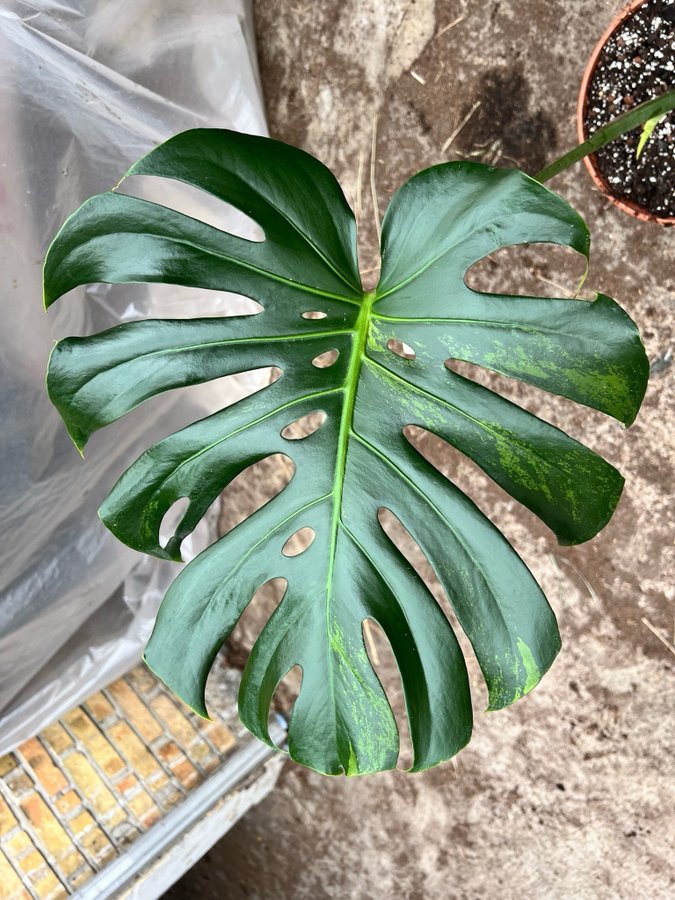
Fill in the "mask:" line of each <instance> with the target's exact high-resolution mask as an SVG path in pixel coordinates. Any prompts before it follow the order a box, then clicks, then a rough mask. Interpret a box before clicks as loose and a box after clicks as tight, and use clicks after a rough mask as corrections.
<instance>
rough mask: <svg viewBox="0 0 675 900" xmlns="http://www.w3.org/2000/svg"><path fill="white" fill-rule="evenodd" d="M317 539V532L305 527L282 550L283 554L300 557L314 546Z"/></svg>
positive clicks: (307, 526) (290, 538)
mask: <svg viewBox="0 0 675 900" xmlns="http://www.w3.org/2000/svg"><path fill="white" fill-rule="evenodd" d="M315 537H316V531H314V529H313V528H310V527H309V525H305V526H304V528H298V530H297V531H296V532H295V533H294V534H292V535H291V536H290V537H289V539H288V540H287V541H286V543H285V544H284V546H283V547H282V548H281V552H282V553H283V554H284V556H300V554H301V553H304V552H305V550H308V549H309V548H310V547H311V546H312V544H313V543H314V538H315Z"/></svg>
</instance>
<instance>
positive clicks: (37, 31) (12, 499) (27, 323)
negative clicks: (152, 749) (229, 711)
mask: <svg viewBox="0 0 675 900" xmlns="http://www.w3.org/2000/svg"><path fill="white" fill-rule="evenodd" d="M0 74H1V76H2V77H1V78H0V122H1V123H2V127H1V128H0V148H1V150H0V166H1V168H0V230H1V231H2V241H1V242H0V258H1V262H2V268H1V271H2V291H3V297H2V319H1V320H0V413H1V422H2V425H1V429H0V531H1V539H0V753H3V752H6V751H7V750H9V749H11V747H13V746H15V745H16V744H17V743H19V742H20V741H22V740H24V739H25V738H27V737H29V736H30V735H31V734H34V733H35V732H37V731H38V730H39V729H40V728H41V727H42V726H44V725H46V724H47V723H48V722H49V721H51V720H52V719H54V718H55V717H57V716H58V715H59V714H60V713H62V712H63V711H65V710H66V709H68V708H70V707H71V706H73V705H75V704H76V703H78V702H80V701H81V700H82V699H83V698H84V697H85V696H86V695H88V694H89V693H91V692H93V691H94V690H96V689H97V688H98V687H100V686H102V685H103V684H105V683H107V682H109V681H110V680H112V679H113V678H115V677H116V676H118V675H119V674H121V673H122V672H124V671H126V670H127V669H128V668H129V667H130V666H131V665H133V664H134V663H135V662H136V661H137V660H138V659H139V658H140V655H141V651H142V648H143V645H144V643H145V641H146V640H147V637H148V636H149V632H150V628H151V625H152V621H153V619H154V615H155V613H156V610H157V607H158V604H159V601H160V600H161V597H162V595H163V593H164V591H165V589H166V587H167V586H168V584H169V583H170V581H171V580H172V578H173V577H174V576H175V574H176V572H177V568H178V567H177V566H176V565H174V564H171V563H165V562H160V561H158V560H151V559H142V557H140V556H139V554H137V553H134V552H133V551H131V550H129V549H128V548H125V547H123V546H122V545H121V544H119V543H118V542H117V540H116V539H115V538H113V536H112V535H111V534H109V533H108V532H107V531H106V529H105V528H104V527H103V525H102V524H101V523H100V521H99V520H98V517H97V515H96V510H97V508H98V506H99V505H100V503H101V501H102V500H103V498H104V497H105V495H106V493H107V491H108V490H109V489H110V487H112V484H113V483H114V481H115V480H116V478H117V477H119V475H120V474H121V473H122V471H123V470H124V468H126V466H127V465H128V464H129V463H130V462H132V461H133V459H135V457H136V456H137V455H138V454H139V453H140V452H141V451H142V450H143V449H145V448H146V447H147V446H149V444H150V443H151V442H153V441H155V440H157V439H159V438H161V437H162V436H164V435H166V434H168V433H170V432H171V431H173V430H175V428H177V427H181V426H182V425H184V424H187V423H188V422H189V421H191V420H193V419H195V418H200V417H202V416H203V415H205V414H207V413H209V412H212V411H213V410H214V409H215V408H217V407H218V406H222V405H224V404H226V403H229V402H232V401H233V400H235V399H237V398H238V397H240V396H242V395H243V394H244V393H248V392H249V391H250V390H252V389H254V388H255V387H257V386H260V384H261V377H262V376H261V375H260V374H258V375H255V374H254V373H250V374H248V375H243V376H237V377H235V378H229V379H223V380H221V381H220V382H215V383H213V384H211V385H203V386H199V387H195V388H189V389H187V390H186V391H183V392H172V393H171V394H167V395H165V397H164V398H161V399H160V398H158V399H156V400H153V401H151V402H150V403H148V404H145V405H144V406H143V407H142V408H141V409H140V410H136V411H135V412H134V413H133V414H132V415H130V416H129V417H127V418H126V419H125V420H124V421H123V422H120V423H117V424H115V425H112V426H110V427H109V428H108V429H104V430H103V431H102V432H100V433H99V434H97V435H95V436H94V438H93V439H92V440H91V442H90V444H89V446H88V448H87V459H86V461H82V460H81V459H80V457H79V455H78V453H77V451H76V450H75V448H74V447H73V445H72V444H71V442H70V439H69V438H68V435H67V434H66V431H65V428H64V426H63V424H62V423H61V421H60V419H59V417H58V415H57V413H56V412H55V410H54V409H53V408H52V407H51V405H50V403H49V400H48V398H47V396H46V393H45V387H44V373H45V368H46V364H47V358H48V355H49V351H50V348H51V346H52V344H53V341H54V340H55V339H57V338H60V337H64V336H66V335H71V334H86V333H91V332H94V331H99V330H102V329H104V328H108V327H111V326H113V325H115V324H118V323H119V322H121V321H126V320H129V319H133V318H139V317H142V316H146V315H151V316H159V317H161V316H172V317H179V318H183V317H190V316H195V315H199V316H203V315H213V314H221V315H222V314H231V313H232V312H244V311H248V310H249V309H252V308H253V307H251V305H250V301H246V300H243V299H242V298H233V297H231V296H230V295H226V294H217V293H215V292H213V293H211V292H205V291H195V290H190V289H186V288H169V287H167V286H160V285H158V286H152V287H148V286H144V285H128V286H109V285H95V286H92V287H89V288H87V289H86V290H85V289H82V290H79V291H76V292H73V293H72V294H71V295H69V296H68V297H66V298H64V299H63V300H62V301H60V302H59V303H58V304H57V305H56V306H55V307H52V309H51V310H50V312H49V314H46V313H45V312H44V311H43V310H42V304H41V265H42V260H43V258H44V254H45V251H46V249H47V247H48V245H49V242H50V240H51V238H52V237H53V236H54V234H55V232H56V230H57V229H58V227H59V226H60V225H61V223H62V222H63V220H64V219H65V217H66V216H67V215H68V214H69V213H71V212H72V211H73V210H74V209H76V207H77V206H79V204H80V203H81V202H82V201H83V200H85V199H86V198H87V197H88V196H90V195H91V194H93V193H97V192H100V191H103V190H107V189H109V188H110V187H112V186H113V185H114V184H115V183H116V182H117V181H118V179H119V178H120V176H121V175H122V174H123V172H124V171H125V170H126V169H127V168H128V166H129V165H130V163H131V162H133V161H134V160H135V159H137V158H138V157H140V156H141V155H142V154H144V153H145V152H147V151H148V150H149V149H150V148H151V147H152V146H154V145H155V144H157V143H159V142H161V141H162V140H164V139H165V138H167V137H169V136H170V135H172V134H175V133H177V132H179V131H183V130H185V129H187V128H193V127H225V128H234V129H236V130H239V131H246V132H251V133H258V134H261V133H264V131H265V121H264V114H263V107H262V99H261V94H260V89H259V84H258V80H257V71H256V64H255V51H254V39H253V30H252V23H251V11H250V4H249V0H199V2H198V3H185V2H184V0H63V2H57V0H54V2H49V0H41V2H40V0H38V2H27V0H26V2H22V0H14V2H12V0H0ZM134 181H141V180H140V179H131V180H130V181H129V182H128V183H125V187H124V189H125V190H127V189H128V190H129V191H130V192H135V193H138V192H139V191H138V188H139V185H136V184H134ZM146 181H148V182H149V181H152V179H149V180H146ZM127 184H128V188H127V187H126V185H127ZM146 187H147V185H146ZM140 188H141V189H144V185H142V184H141V185H140ZM151 190H152V197H153V199H156V200H159V201H160V202H165V203H167V205H171V204H175V205H178V206H179V207H180V208H181V209H182V210H184V211H186V212H188V213H190V214H191V215H195V216H196V217H200V216H202V217H204V218H207V219H208V220H209V221H211V222H213V223H214V224H216V222H217V224H219V225H220V226H221V227H223V228H225V229H230V230H235V231H236V232H237V233H239V234H242V235H243V236H247V237H256V236H257V235H256V234H255V229H254V227H253V226H252V224H251V223H250V222H249V221H248V220H247V219H246V218H245V217H244V216H241V215H240V214H238V213H237V212H236V211H234V210H231V209H229V208H226V207H223V205H222V204H220V205H218V204H215V203H213V202H212V199H211V198H207V197H206V196H205V195H201V194H200V193H199V192H196V191H190V190H187V189H185V188H181V187H180V186H178V185H177V184H174V183H172V182H168V181H167V182H165V181H163V180H155V183H154V184H153V185H152V188H151ZM214 217H216V221H215V222H214ZM247 304H248V305H247ZM208 532H209V526H208V523H206V524H203V527H202V530H201V534H197V536H196V538H195V539H194V540H193V543H192V546H191V547H188V549H187V554H189V553H194V552H196V550H198V549H199V545H200V544H201V545H203V544H204V543H205V542H206V541H207V540H208V539H209V537H210V535H209V533H208ZM187 554H186V555H187ZM139 560H140V562H139Z"/></svg>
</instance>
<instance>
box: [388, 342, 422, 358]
mask: <svg viewBox="0 0 675 900" xmlns="http://www.w3.org/2000/svg"><path fill="white" fill-rule="evenodd" d="M387 348H388V349H389V350H391V352H392V353H395V354H396V355H397V356H400V357H401V359H416V358H417V354H416V353H415V351H414V350H413V348H412V347H411V346H410V345H409V344H406V343H405V341H399V340H396V338H390V339H389V340H388V341H387Z"/></svg>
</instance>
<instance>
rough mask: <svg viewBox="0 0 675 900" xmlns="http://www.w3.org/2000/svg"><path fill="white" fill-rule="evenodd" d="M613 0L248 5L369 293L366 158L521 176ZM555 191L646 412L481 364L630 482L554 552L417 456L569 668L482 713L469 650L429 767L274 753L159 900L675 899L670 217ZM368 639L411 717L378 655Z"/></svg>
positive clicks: (569, 123) (556, 131) (482, 481)
mask: <svg viewBox="0 0 675 900" xmlns="http://www.w3.org/2000/svg"><path fill="white" fill-rule="evenodd" d="M619 7H620V3H618V2H608V0H573V2H569V0H567V2H563V0H530V2H529V3H528V4H522V3H518V2H516V0H485V2H483V3H472V4H466V5H464V4H462V3H460V2H458V0H438V2H436V3H434V2H431V0H417V2H415V0H389V2H387V0H347V2H344V0H342V2H339V0H325V2H323V3H321V4H318V3H309V2H307V0H277V2H275V3H265V2H263V0H259V2H258V3H257V5H256V13H257V28H258V37H259V55H260V60H261V70H262V77H263V83H264V87H265V92H266V99H267V104H268V115H269V123H270V131H271V133H272V135H273V136H275V137H278V138H281V139H284V140H287V141H290V142H291V143H294V144H297V145H298V146H301V147H304V148H305V149H307V150H309V151H310V152H312V153H314V154H316V155H317V156H319V157H321V158H322V159H323V160H324V161H325V162H326V163H327V164H328V165H330V166H331V168H332V169H333V170H334V171H335V173H336V174H337V176H338V178H339V179H340V181H341V183H342V185H343V187H344V189H345V192H346V193H347V196H348V198H349V199H350V201H351V202H352V203H353V204H354V206H355V208H356V210H357V213H358V217H359V225H360V250H361V265H362V269H363V270H364V280H365V281H366V282H367V283H368V284H371V283H373V282H374V281H375V279H376V277H377V271H376V265H377V257H376V244H375V226H374V216H373V202H372V191H371V174H372V180H373V182H374V184H375V189H376V190H375V193H376V195H377V200H378V205H379V209H380V212H382V211H383V210H384V208H385V206H386V202H387V198H388V196H389V195H390V194H391V192H392V191H393V190H394V189H395V187H396V186H397V185H398V184H400V183H401V182H402V181H403V180H405V179H406V178H407V177H409V176H410V175H411V174H412V173H413V172H414V171H416V170H417V169H419V168H423V167H425V166H428V165H432V164H434V163H437V162H440V161H441V160H443V159H452V158H460V157H463V156H466V157H471V158H474V159H479V160H484V161H487V162H492V163H497V164H502V165H519V166H521V167H522V168H524V169H525V170H526V171H530V172H534V171H536V170H537V169H538V168H540V167H541V166H542V165H543V164H544V163H545V162H546V161H548V160H551V159H552V158H555V157H556V156H557V155H559V154H560V153H562V152H563V151H564V150H565V149H566V148H568V147H569V146H572V144H573V143H574V142H575V135H574V110H575V102H576V93H577V87H578V84H579V81H580V79H581V75H582V71H583V68H584V64H585V60H586V59H587V57H588V55H589V54H590V52H591V50H592V48H593V46H594V43H595V41H596V40H597V38H598V37H599V35H600V34H601V33H602V31H603V30H604V29H605V27H606V25H607V24H608V22H609V21H610V19H611V17H612V16H613V15H614V13H615V12H616V11H617V10H618V8H619ZM462 16H463V18H461V19H460V21H456V20H457V19H459V18H460V17H462ZM453 22H455V24H454V25H452V27H449V28H446V26H448V25H450V24H451V23H453ZM472 110H473V111H472ZM462 123H464V124H463V127H461V128H460V127H459V126H461V125H462ZM453 134H454V137H453V139H452V141H451V142H450V143H449V144H448V143H447V142H448V139H449V138H450V137H451V136H453ZM374 135H375V148H376V152H375V157H374V161H373V165H372V172H371V153H370V151H371V145H372V142H373V136H374ZM444 145H445V146H446V149H445V151H444V150H443V149H442V148H443V147H444ZM552 187H553V188H554V189H555V190H558V191H559V192H560V193H561V194H563V196H565V197H566V198H567V199H568V200H569V201H570V202H571V203H572V204H573V205H574V206H576V207H577V208H578V209H579V210H580V211H581V212H582V214H583V215H584V216H585V217H586V219H587V221H588V222H589V225H590V226H591V231H592V233H593V236H594V241H593V251H592V264H591V271H590V275H589V278H588V281H587V286H589V287H590V288H592V289H597V290H602V291H604V292H606V293H608V294H610V295H611V296H614V297H616V298H617V299H618V300H619V302H620V303H622V304H623V305H624V306H625V308H626V309H627V310H628V311H629V312H630V314H631V315H632V316H633V317H634V318H635V319H636V321H637V322H638V324H639V326H640V328H641V330H642V334H643V337H644V340H645V344H646V347H647V351H648V354H649V356H650V359H651V360H652V362H653V377H652V379H651V382H650V385H649V389H648V392H647V398H646V400H645V404H644V407H643V410H642V412H641V413H640V416H639V417H638V419H637V422H636V424H635V425H634V426H633V427H632V428H631V429H630V430H629V431H624V429H623V428H622V427H621V426H620V425H618V424H617V423H615V422H613V421H611V420H609V419H608V418H607V417H605V416H603V415H601V414H600V413H595V412H592V411H588V410H584V409H582V408H580V407H577V406H575V404H573V403H569V402H566V401H564V400H561V399H559V398H553V397H550V396H548V395H545V394H542V393H541V392H537V391H535V390H532V389H529V388H527V387H526V386H524V385H519V384H516V383H513V382H509V381H508V380H507V379H499V378H497V377H496V376H491V375H487V374H485V373H481V374H479V375H476V377H478V378H480V380H482V381H484V382H485V383H488V384H490V385H491V386H493V387H498V388H499V390H501V391H502V392H503V393H504V394H505V395H506V396H508V397H510V398H512V399H514V400H515V401H516V402H519V403H521V404H523V405H524V406H526V407H527V408H528V409H531V410H532V411H535V412H537V413H538V414H539V415H541V416H542V417H543V418H545V419H547V420H549V421H551V422H553V423H554V424H556V425H558V426H560V427H562V428H564V429H565V430H567V431H568V432H569V433H571V434H572V435H574V436H575V437H577V438H578V439H579V440H582V441H583V442H584V443H587V444H588V445H589V446H591V447H593V448H594V449H596V450H597V451H598V452H601V453H602V454H603V455H604V456H605V457H606V458H607V459H609V460H610V462H612V463H613V464H614V465H616V466H617V467H618V468H619V469H620V470H621V471H622V472H623V474H624V475H625V476H626V481H627V483H626V489H625V491H624V495H623V498H622V500H621V503H620V506H619V509H618V511H617V513H616V515H615V517H614V519H613V520H612V522H611V523H610V524H609V525H608V527H607V528H606V529H605V530H604V531H603V532H602V533H601V534H600V535H599V536H598V537H597V538H596V539H595V540H593V541H591V542H589V543H588V544H585V545H582V546H580V547H574V548H569V547H567V548H563V547H559V546H558V545H557V544H556V543H555V540H554V539H553V537H552V535H551V534H550V533H549V532H548V530H547V529H546V528H545V527H544V526H543V525H542V524H541V523H540V522H539V521H538V520H537V519H535V517H534V516H533V515H531V514H530V513H529V512H527V511H526V510H523V509H522V508H519V507H518V506H517V504H515V503H514V502H513V501H512V500H511V499H510V498H509V497H508V496H507V495H506V494H505V493H504V492H503V491H501V490H500V489H499V488H498V487H496V486H495V485H494V484H492V483H490V482H489V480H488V479H487V478H486V477H485V476H484V475H483V474H482V473H481V472H480V471H479V470H477V469H476V467H475V466H472V465H471V464H470V463H468V462H467V461H465V460H462V459H461V458H459V457H458V455H452V454H449V453H447V452H446V451H445V450H443V449H440V450H439V448H438V447H437V446H436V447H435V446H433V441H432V442H431V446H428V448H427V449H428V452H430V453H432V454H434V458H435V459H436V461H437V463H438V464H439V466H440V467H441V468H443V470H444V471H446V472H447V473H448V474H449V475H450V476H451V477H452V478H453V479H454V480H455V481H457V483H458V484H459V485H460V486H461V487H462V488H463V489H465V490H466V491H467V492H468V493H469V494H470V495H471V496H472V497H473V498H474V499H475V500H476V502H477V503H478V504H479V505H480V506H481V508H482V509H484V510H485V511H486V512H488V513H489V514H490V516H491V517H492V518H493V520H494V521H495V522H496V523H497V524H498V525H499V527H500V528H502V530H503V531H504V532H505V534H506V535H507V537H508V538H509V539H510V540H511V541H512V543H514V545H515V546H516V547H517V549H518V550H519V552H520V553H521V554H522V555H523V556H524V558H525V560H526V562H527V563H528V565H529V566H530V567H531V568H532V570H533V571H534V573H535V575H536V577H537V578H538V579H539V581H540V583H541V584H542V586H543V588H544V590H545V591H546V593H547V595H548V597H549V599H550V601H551V604H552V605H553V607H554V609H555V611H556V613H557V615H558V619H559V623H560V628H561V632H562V636H563V649H562V652H561V654H560V656H559V657H558V660H557V661H556V663H555V664H554V666H553V668H552V670H551V671H550V672H549V674H548V675H547V676H546V677H545V679H544V680H543V682H542V684H541V685H540V686H539V687H538V688H537V689H536V690H535V691H534V692H533V693H532V694H531V695H529V696H528V697H527V698H525V699H523V700H522V701H520V702H519V703H517V704H516V705H515V706H514V707H512V708H510V709H509V710H505V711H503V712H499V713H492V714H485V713H483V712H482V710H483V709H484V708H485V691H484V687H483V685H482V682H481V679H480V677H479V672H478V670H477V666H476V665H475V664H474V663H471V661H470V665H471V669H470V675H471V682H472V689H473V692H474V700H475V715H476V723H475V731H474V737H473V741H472V743H471V744H470V745H469V747H468V748H467V749H466V750H465V751H463V752H462V753H461V754H460V756H459V757H457V758H456V760H455V761H454V762H452V763H448V764H446V765H444V766H441V767H439V768H437V769H434V770H431V771H429V772H426V773H423V774H419V775H416V776H412V777H410V776H406V775H404V774H402V773H400V772H392V773H386V774H383V775H380V776H376V777H369V778H361V779H327V778H322V777H321V776H318V775H316V774H314V773H311V772H308V771H305V770H303V769H301V768H299V767H297V766H293V765H288V766H287V767H286V770H285V773H284V776H283V778H282V781H281V783H280V785H279V787H278V788H277V790H276V791H275V793H274V794H273V795H272V796H271V797H269V798H268V799H267V800H266V801H265V802H264V803H263V804H262V805H261V806H260V807H258V808H257V809H255V810H253V811H251V812H250V813H249V814H248V815H247V817H246V818H245V819H244V820H243V821H242V822H241V823H239V824H238V825H237V826H236V827H235V828H234V829H233V831H232V832H230V834H229V835H227V836H226V838H225V839H224V840H223V841H221V843H220V844H218V845H217V847H215V848H214V849H213V850H212V851H211V852H210V853H209V854H208V855H207V857H206V858H205V859H204V860H203V861H202V862H201V863H199V864H198V865H197V866H196V867H195V869H193V870H192V871H191V872H190V873H189V874H188V875H187V876H186V877H185V878H184V879H183V881H182V882H181V883H180V884H179V885H177V886H176V887H175V888H174V889H173V890H172V891H171V892H170V894H169V896H170V897H173V898H192V897H200V898H211V897H213V898H216V897H217V898H219V900H220V898H239V897H250V898H264V900H267V898H289V900H290V898H294V900H295V898H312V900H313V898H319V897H336V898H338V897H339V898H343V897H353V898H372V897H396V898H398V897H401V898H410V900H416V898H462V900H464V898H467V900H468V898H471V900H474V898H476V900H478V898H481V900H482V898H486V900H491V898H500V900H509V898H519V897H521V896H524V895H526V896H528V897H532V898H537V900H557V898H561V900H562V898H565V900H566V898H571V897H574V898H575V900H585V898H588V900H596V898H631V900H632V898H636V897H649V898H655V900H658V898H666V897H670V896H672V895H673V891H674V889H673V881H674V880H675V872H674V870H673V862H672V860H673V846H672V845H673V839H674V837H675V819H674V817H673V811H672V794H671V796H670V797H669V792H672V783H673V774H675V773H674V767H673V745H674V743H675V730H674V726H673V719H672V711H673V700H674V699H675V691H674V689H673V664H674V663H675V659H674V657H673V653H672V652H671V650H670V649H669V648H668V646H667V642H668V641H670V642H672V641H673V608H672V601H673V574H674V564H673V551H672V544H673V510H672V480H673V476H672V472H673V469H672V463H673V459H674V457H675V452H674V449H675V448H674V443H675V439H674V437H673V424H672V423H673V393H672V384H673V369H672V367H671V365H670V360H672V354H673V344H674V343H675V335H674V333H673V332H674V321H675V317H674V315H673V306H674V300H675V287H674V284H675V277H674V276H675V231H673V230H668V229H660V228H657V227H655V226H650V225H645V224H644V223H641V222H638V221H636V220H633V219H630V218H628V217H626V216H624V215H623V214H621V213H620V212H618V211H617V210H615V209H614V208H613V207H612V206H611V205H610V204H608V203H607V202H606V201H605V200H604V199H603V198H602V197H601V196H600V195H599V194H598V193H597V191H596V190H595V189H594V187H593V186H592V183H591V181H590V179H589V178H588V176H587V174H586V172H585V170H584V168H583V166H577V167H575V168H574V169H572V170H570V171H568V172H566V173H565V174H564V175H562V176H560V177H558V178H557V179H556V181H555V182H554V183H553V184H552ZM580 271H581V266H580V264H579V261H578V260H576V259H574V258H573V256H572V255H571V254H568V253H566V252H564V251H552V250H550V248H529V249H523V250H518V251H504V252H503V253H501V254H497V255H496V258H495V259H494V260H492V261H489V262H487V263H484V264H481V266H480V267H479V270H478V271H477V272H476V273H475V274H474V278H475V279H476V280H477V282H476V283H478V284H479V285H480V286H481V287H483V288H484V289H488V290H490V289H493V290H494V289H498V288H499V289H506V290H508V288H509V286H511V287H513V288H514V289H515V290H516V291H519V292H526V291H528V290H536V291H538V292H539V293H542V294H549V295H555V294H556V293H558V294H559V295H569V294H571V293H572V292H573V290H574V287H575V284H576V281H577V280H578V276H579V273H580ZM561 292H562V293H561ZM418 564H419V565H420V566H421V567H422V570H423V571H424V572H425V575H426V576H427V577H428V578H429V579H430V580H431V583H432V584H433V576H432V573H431V572H430V571H428V567H427V569H425V568H424V565H425V564H424V562H423V561H418ZM435 590H436V593H437V595H438V596H439V597H440V592H439V591H438V588H437V587H435ZM259 620H260V611H258V613H257V618H256V614H255V613H254V614H252V616H251V617H249V619H248V620H247V628H248V631H245V633H243V634H244V640H245V642H246V641H250V637H251V634H252V633H253V631H254V630H255V628H256V627H259V625H260V621H259ZM655 632H656V633H655ZM376 640H378V638H377V636H376ZM378 646H379V649H380V655H381V657H382V665H381V672H382V677H383V679H384V680H385V683H386V684H387V685H388V687H389V688H390V689H391V691H392V695H393V697H394V703H395V705H396V707H397V709H398V710H399V711H400V704H401V698H400V690H399V689H398V683H397V680H396V677H395V672H394V670H393V665H392V662H391V658H390V656H388V653H387V648H386V646H385V645H384V644H383V643H382V642H380V643H379V644H378ZM464 647H465V648H466V642H464ZM397 691H398V693H397Z"/></svg>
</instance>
